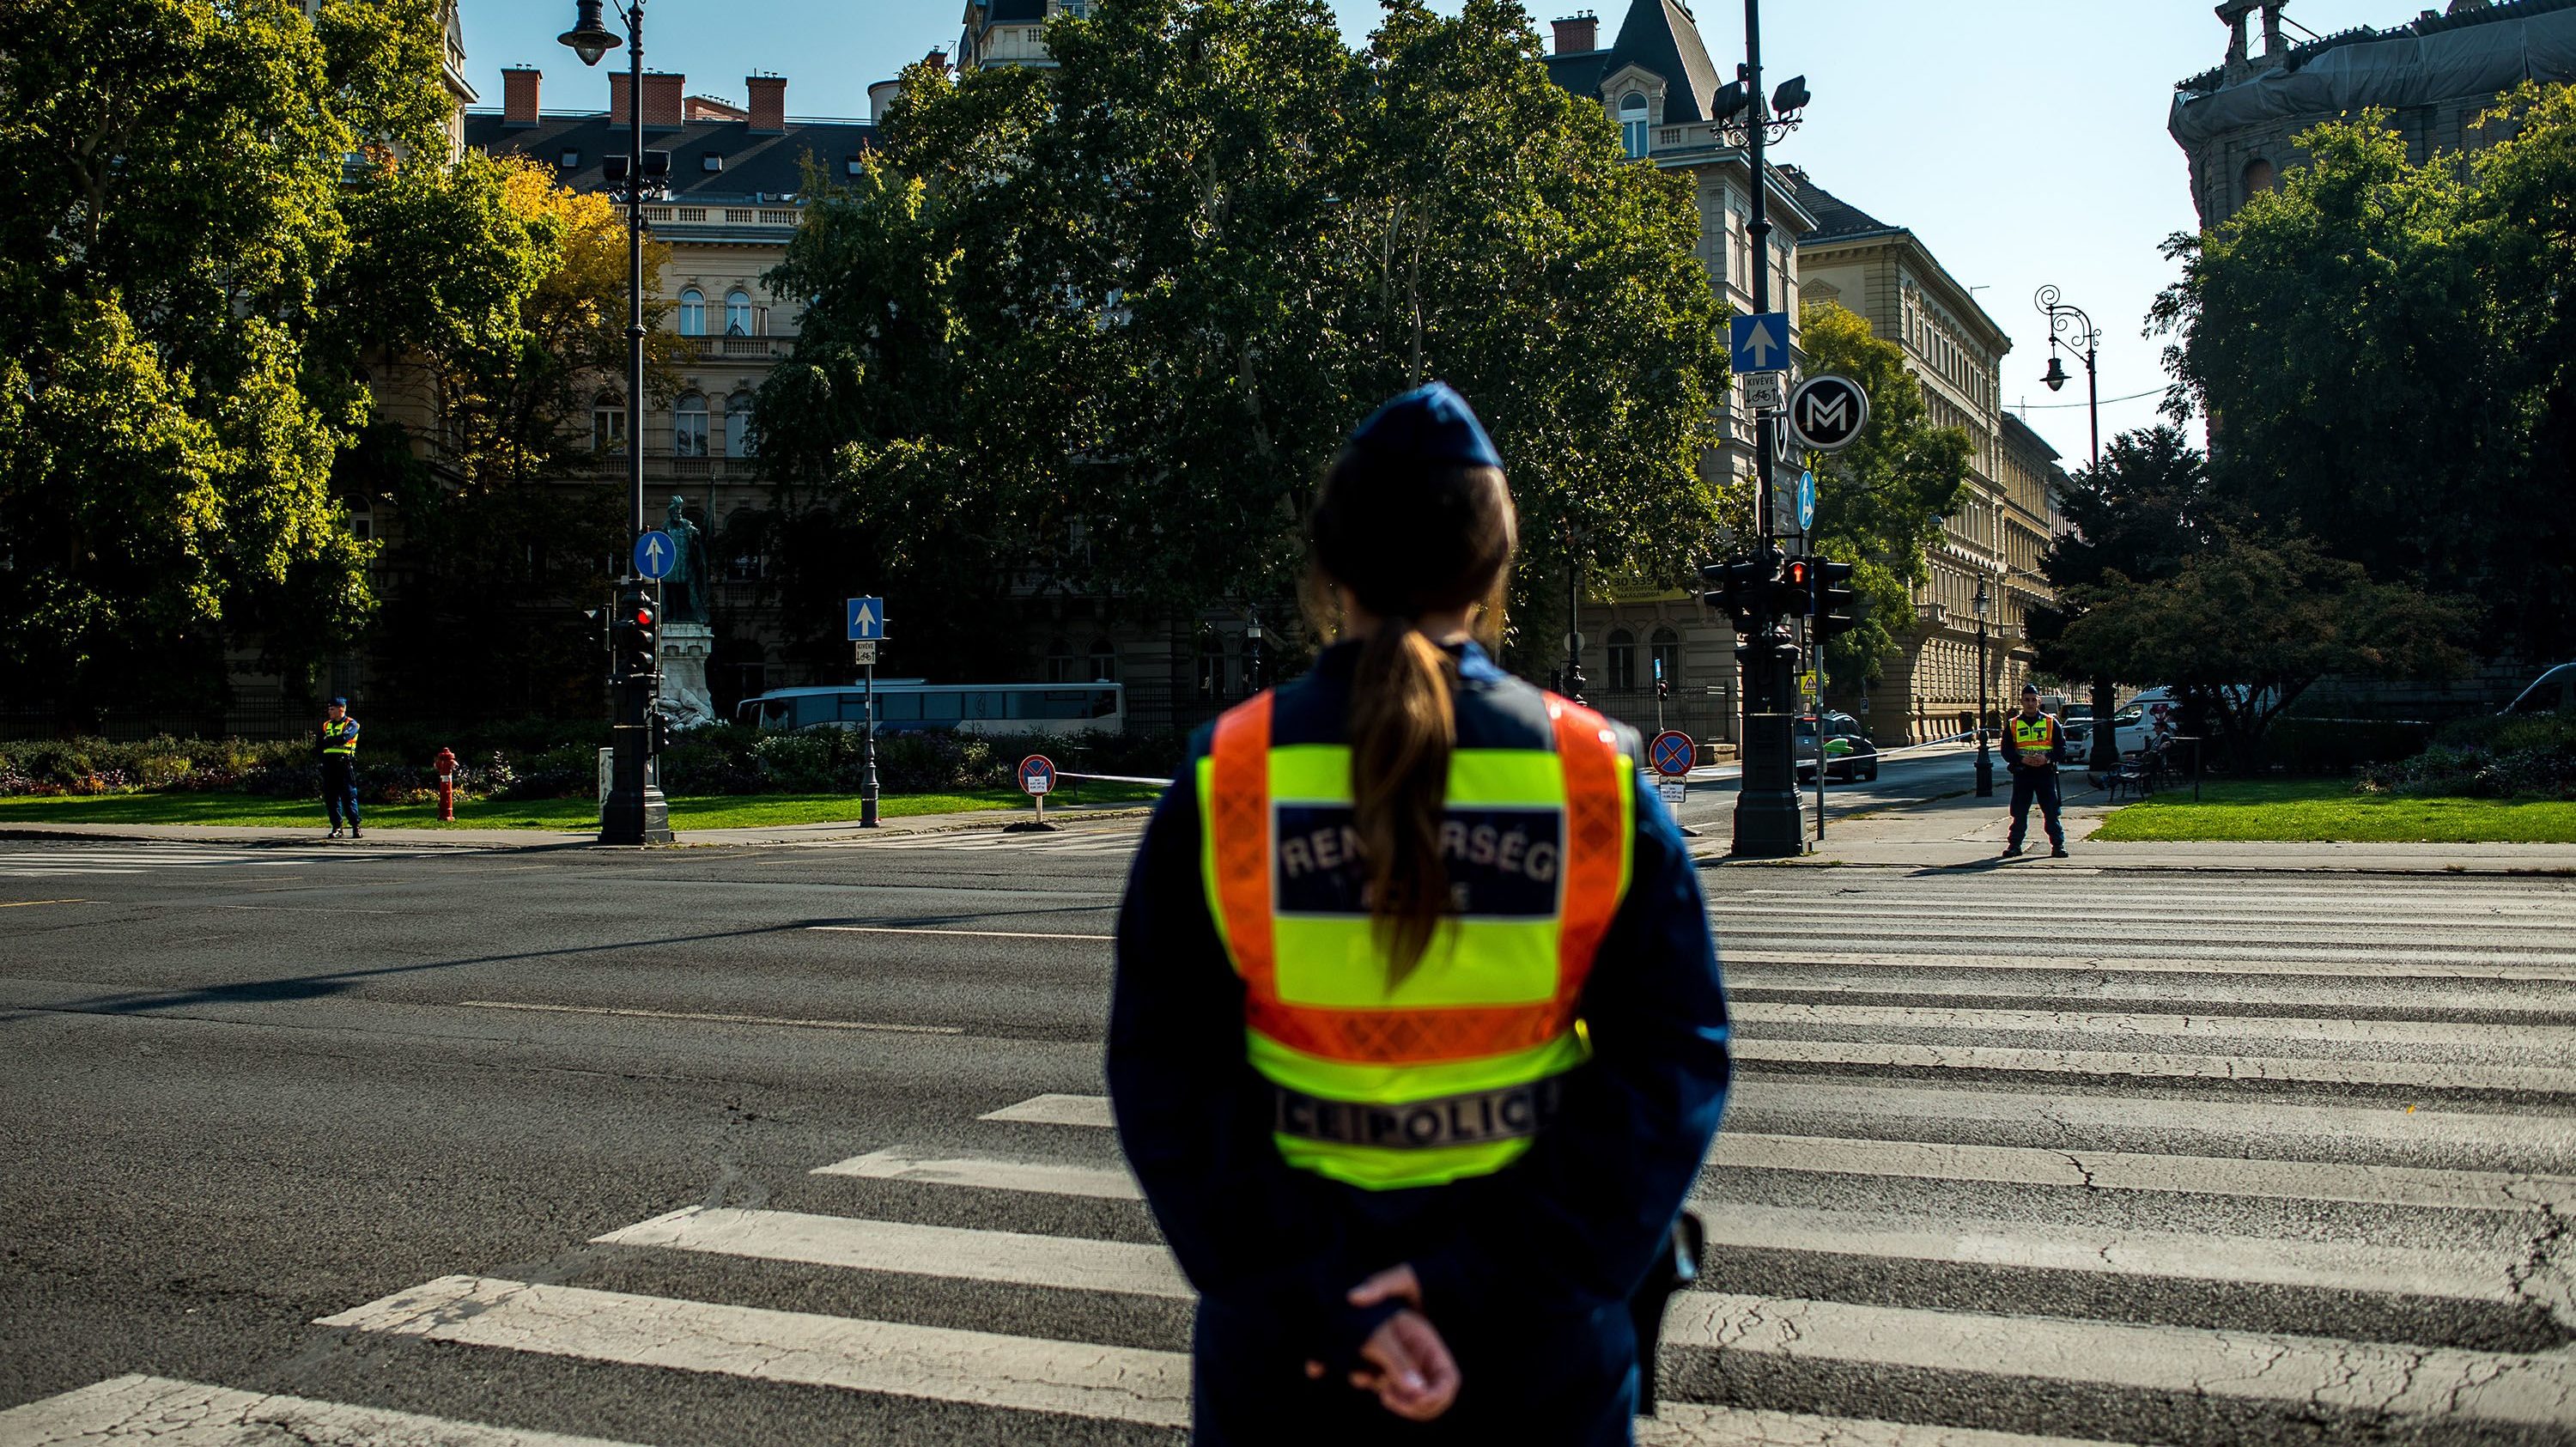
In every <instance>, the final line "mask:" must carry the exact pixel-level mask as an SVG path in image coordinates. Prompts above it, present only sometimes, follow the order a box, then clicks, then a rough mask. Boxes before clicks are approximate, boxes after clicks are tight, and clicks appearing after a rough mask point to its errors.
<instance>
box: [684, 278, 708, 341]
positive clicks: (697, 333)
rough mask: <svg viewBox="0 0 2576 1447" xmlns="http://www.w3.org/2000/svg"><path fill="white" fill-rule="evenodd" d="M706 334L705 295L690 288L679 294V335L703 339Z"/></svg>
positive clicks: (694, 288)
mask: <svg viewBox="0 0 2576 1447" xmlns="http://www.w3.org/2000/svg"><path fill="white" fill-rule="evenodd" d="M706 334H707V294H706V293H705V292H702V291H700V290H698V289H697V288H696V287H694V286H693V287H690V288H688V289H687V290H686V291H683V292H681V293H680V335H681V336H684V337H703V336H705V335H706Z"/></svg>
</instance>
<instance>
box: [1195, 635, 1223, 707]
mask: <svg viewBox="0 0 2576 1447" xmlns="http://www.w3.org/2000/svg"><path fill="white" fill-rule="evenodd" d="M1199 697H1201V698H1203V699H1220V698H1223V697H1225V640H1224V639H1223V638H1220V637H1218V636H1217V631H1216V630H1215V629H1213V628H1203V629H1201V630H1199Z"/></svg>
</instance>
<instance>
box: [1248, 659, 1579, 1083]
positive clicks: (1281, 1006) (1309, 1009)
mask: <svg viewBox="0 0 2576 1447" xmlns="http://www.w3.org/2000/svg"><path fill="white" fill-rule="evenodd" d="M1270 703H1271V700H1270V696H1269V695H1268V694H1264V695H1262V696H1261V697H1259V698H1256V699H1254V700H1252V701H1251V702H1250V703H1247V704H1244V705H1243V706H1241V707H1239V708H1236V709H1233V710H1231V711H1229V712H1228V713H1226V714H1225V715H1224V716H1223V717H1222V718H1220V719H1219V720H1218V721H1217V726H1216V734H1215V738H1214V740H1213V741H1212V743H1211V745H1210V748H1209V761H1210V765H1211V778H1210V780H1209V785H1210V788H1209V795H1210V798H1209V811H1210V814H1211V817H1210V818H1209V819H1208V821H1207V828H1208V830H1209V837H1210V848H1211V850H1212V857H1213V859H1214V861H1215V870H1214V873H1215V879H1216V889H1217V902H1218V907H1219V912H1220V913H1221V914H1222V916H1223V919H1222V923H1223V925H1224V927H1225V931H1224V932H1225V937H1226V943H1227V947H1228V948H1229V949H1230V950H1231V951H1232V952H1233V955H1234V963H1235V969H1236V971H1237V973H1239V974H1240V975H1242V977H1243V982H1244V992H1245V1015H1246V1019H1245V1023H1246V1024H1247V1025H1249V1026H1250V1027H1251V1028H1252V1029H1254V1030H1256V1031H1258V1032H1260V1033H1261V1034H1263V1035H1265V1036H1268V1037H1269V1038H1270V1039H1272V1040H1275V1041H1277V1042H1278V1043H1280V1044H1282V1045H1285V1046H1287V1047H1289V1048H1290V1049H1292V1050H1297V1051H1301V1052H1303V1053H1305V1054H1308V1055H1313V1056H1316V1057H1318V1058H1321V1059H1326V1060H1339V1061H1351V1062H1356V1063H1361V1064H1371V1065H1389V1064H1405V1063H1423V1064H1429V1063H1436V1062H1442V1061H1451V1060H1473V1059H1478V1058H1481V1057H1485V1056H1491V1055H1501V1054H1507V1053H1511V1052H1516V1051H1521V1050H1528V1049H1533V1048H1535V1047H1537V1046H1540V1045H1544V1044H1546V1043H1547V1042H1549V1041H1551V1040H1554V1039H1556V1038H1558V1037H1559V1036H1562V1035H1564V1034H1565V1033H1566V1032H1567V1031H1568V1030H1570V1029H1572V1028H1573V1025H1574V1016H1575V1011H1576V1008H1577V1006H1578V1005H1579V1003H1580V1002H1581V998H1582V994H1583V985H1584V981H1585V980H1586V979H1587V978H1589V977H1590V975H1591V972H1592V962H1593V959H1594V957H1595V956H1596V955H1597V954H1598V953H1599V951H1600V947H1601V941H1602V939H1603V938H1604V937H1605V936H1606V935H1607V934H1608V933H1609V930H1610V921H1611V918H1612V917H1613V916H1614V915H1616V914H1617V912H1618V909H1619V902H1620V898H1621V895H1622V893H1623V890H1622V881H1623V880H1624V878H1625V876H1626V872H1627V843H1628V841H1627V838H1626V834H1625V832H1624V828H1623V821H1624V815H1625V811H1624V810H1623V808H1622V807H1621V799H1620V790H1621V789H1623V788H1625V787H1626V785H1627V780H1626V778H1625V777H1624V775H1623V774H1622V771H1621V769H1620V766H1619V753H1618V749H1617V747H1616V745H1615V744H1614V743H1613V741H1612V737H1611V734H1610V730H1609V726H1608V724H1607V723H1606V722H1605V721H1604V720H1603V719H1602V717H1601V716H1600V715H1599V714H1596V713H1594V712H1592V711H1591V710H1589V709H1585V708H1581V707H1578V706H1576V705H1574V704H1571V703H1567V702H1565V701H1564V700H1561V699H1555V698H1551V699H1550V700H1549V702H1548V712H1549V716H1550V719H1551V722H1552V725H1553V727H1554V730H1555V734H1556V744H1557V752H1558V754H1559V756H1560V758H1561V760H1562V763H1561V767H1562V768H1563V770H1564V777H1565V792H1566V849H1565V859H1566V867H1565V875H1564V879H1565V895H1564V899H1563V902H1562V906H1561V915H1560V922H1559V926H1558V938H1559V946H1558V964H1557V992H1556V996H1555V998H1553V999H1550V1000H1544V1001H1539V1002H1536V1003H1533V1004H1527V1005H1466V1006H1394V1007H1389V1008H1385V1009H1350V1008H1339V1007H1329V1006H1314V1005H1298V1004H1291V1003H1289V1002H1287V1001H1284V1000H1281V999H1280V998H1279V984H1278V954H1277V943H1276V937H1275V935H1274V933H1273V931H1272V926H1271V878H1270V864H1271V853H1272V845H1271V838H1270V824H1271V819H1270Z"/></svg>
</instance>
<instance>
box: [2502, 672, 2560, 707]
mask: <svg viewBox="0 0 2576 1447" xmlns="http://www.w3.org/2000/svg"><path fill="white" fill-rule="evenodd" d="M2504 711H2505V712H2506V713H2576V663H2562V664H2560V665H2558V666H2557V667H2556V668H2553V669H2550V670H2549V671H2548V672H2546V673H2544V674H2542V675H2540V676H2539V677H2538V678H2535V679H2533V680H2532V681H2531V687H2529V688H2526V689H2524V690H2523V691H2522V692H2521V693H2520V694H2518V695H2516V696H2515V698H2514V701H2513V702H2511V703H2509V704H2506V705H2505V707H2504Z"/></svg>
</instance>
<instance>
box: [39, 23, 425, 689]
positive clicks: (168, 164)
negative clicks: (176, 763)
mask: <svg viewBox="0 0 2576 1447" xmlns="http://www.w3.org/2000/svg"><path fill="white" fill-rule="evenodd" d="M8 25H9V30H10V36H9V43H8V45H7V46H6V47H5V48H0V95H5V96H6V97H8V101H9V104H8V105H7V106H6V107H5V109H0V287H5V288H6V289H7V292H8V294H9V295H11V296H12V297H13V298H15V299H16V304H15V305H13V306H12V307H10V308H9V309H8V311H7V313H6V315H5V316H0V518H5V519H6V520H7V528H6V532H5V534H0V539H5V540H0V658H5V659H6V660H7V662H8V664H9V665H10V671H11V674H12V690H11V691H12V692H13V693H16V694H19V695H20V696H23V697H28V698H51V699H53V700H54V702H55V704H56V707H57V709H58V710H59V712H60V713H61V715H62V717H63V719H64V721H65V722H66V723H77V722H82V721H85V720H86V719H87V718H88V717H89V716H91V715H93V714H94V713H95V711H96V709H97V708H98V707H99V706H100V704H101V703H102V702H103V701H104V700H106V699H108V698H110V697H114V698H118V699H127V700H152V699H156V698H158V699H186V700H191V701H202V700H204V699H206V698H208V697H211V696H213V694H214V692H215V691H216V690H218V689H220V687H221V683H222V669H223V660H224V652H225V650H226V649H227V648H228V647H239V646H256V647H258V648H260V649H262V650H263V651H264V652H265V653H266V654H267V655H268V656H269V657H270V659H271V660H272V661H273V662H275V663H277V664H278V665H279V666H281V667H283V668H286V669H288V670H290V671H294V670H296V669H299V668H302V667H305V666H309V665H310V664H311V663H312V662H313V661H314V660H316V659H317V658H319V657H321V656H324V655H325V654H327V653H328V652H329V651H331V650H333V649H335V648H337V647H339V646H342V645H344V644H345V643H346V642H347V641H348V640H350V639H351V638H352V637H354V636H355V634H356V632H357V630H358V628H359V627H360V626H361V625H362V624H363V623H364V622H365V620H366V617H367V615H368V611H369V609H370V607H371V604H372V597H371V592H370V588H369V585H368V581H367V575H366V564H367V559H368V549H367V548H366V546H365V545H363V544H360V543H359V542H357V541H356V540H355V539H354V538H353V537H352V536H351V535H350V533H349V531H348V528H347V525H346V518H345V513H344V511H343V509H342V507H341V506H340V504H339V502H338V501H337V499H335V497H334V496H333V494H332V489H331V477H332V469H333V462H334V457H335V454H337V453H338V452H339V451H340V449H341V448H342V447H343V446H344V445H346V443H347V442H348V441H349V440H350V438H351V437H352V436H353V435H354V431H355V428H356V427H357V426H358V424H359V423H360V422H361V421H362V420H363V418H364V416H365V410H366V398H365V393H364V391H363V389H362V388H361V387H360V386H359V385H358V383H357V380H356V378H355V377H354V375H352V373H351V372H350V370H349V369H348V368H347V367H346V366H344V365H336V364H335V358H334V357H333V356H332V355H330V349H328V348H317V342H318V341H319V339H321V338H323V337H325V336H326V335H329V334H330V333H331V331H332V329H333V327H334V325H335V323H334V320H333V318H332V317H331V315H330V314H329V311H328V308H327V307H326V305H325V303H324V299H325V298H326V297H327V296H329V295H330V294H331V293H332V292H333V288H334V278H335V276H337V275H338V274H339V272H340V269H341V268H342V267H344V266H345V265H346V264H347V263H348V262H349V260H350V258H351V257H352V255H353V244H354V243H353V237H352V216H351V207H352V201H353V198H357V197H362V196H364V195H365V194H367V193H368V192H369V190H370V189H371V188H372V187H374V186H376V185H379V184H386V180H385V178H386V177H388V176H390V175H392V174H395V173H397V172H399V171H401V170H403V169H406V168H407V167H408V166H409V165H411V164H431V163H443V162H444V160H445V158H446V148H445V145H446V143H445V139H444V133H443V129H442V128H441V127H440V126H439V125H437V124H436V122H437V121H438V120H439V119H440V118H441V117H443V115H444V105H445V97H444V94H443V92H442V91H441V89H440V77H439V72H438V66H437V59H438V54H439V51H438V45H439V41H438V35H437V22H436V15H435V13H434V6H433V5H432V4H431V3H429V0H393V3H387V4H376V3H372V0H330V3H327V4H324V5H323V6H322V7H321V10H320V15H319V17H318V20H308V19H307V17H306V14H305V12H304V8H303V7H302V6H301V5H300V4H296V3H291V0H235V3H229V4H224V5H213V4H206V3H202V0H26V3H22V4H18V5H14V6H12V7H11V8H10V11H9V17H8ZM353 154H356V155H357V156H358V158H359V159H358V160H357V161H355V162H354V163H353V162H352V161H351V159H350V158H351V156H352V155H353Z"/></svg>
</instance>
